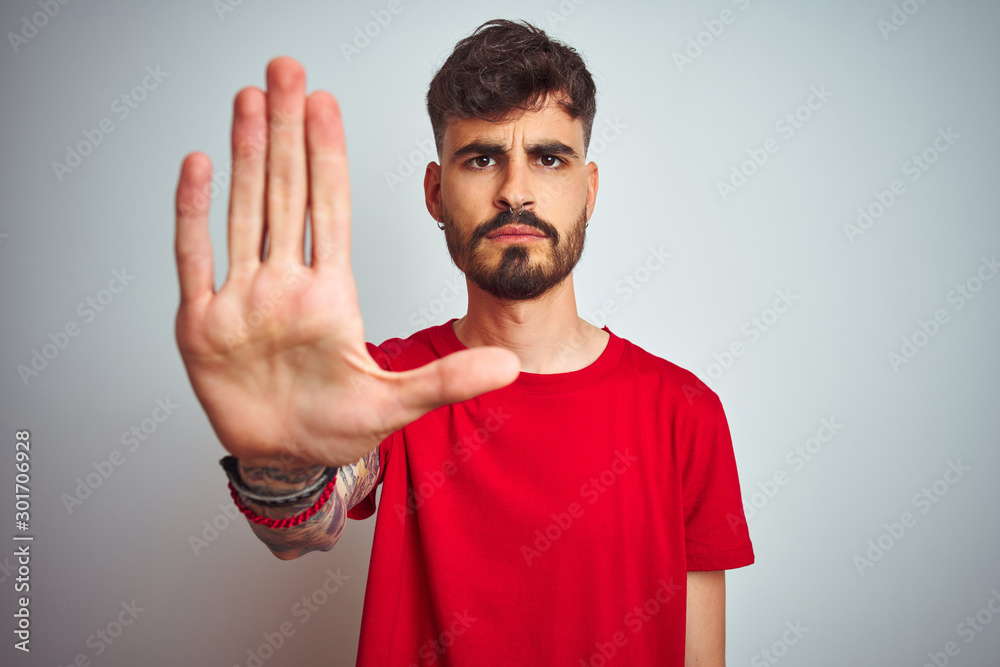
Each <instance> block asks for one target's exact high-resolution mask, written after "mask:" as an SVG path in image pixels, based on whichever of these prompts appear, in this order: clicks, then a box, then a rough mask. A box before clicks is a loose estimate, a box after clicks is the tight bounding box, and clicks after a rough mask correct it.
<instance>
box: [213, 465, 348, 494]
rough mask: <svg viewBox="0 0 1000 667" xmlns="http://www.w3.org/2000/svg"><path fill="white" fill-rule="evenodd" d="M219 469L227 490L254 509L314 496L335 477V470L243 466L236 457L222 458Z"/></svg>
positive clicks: (310, 467) (322, 467)
mask: <svg viewBox="0 0 1000 667" xmlns="http://www.w3.org/2000/svg"><path fill="white" fill-rule="evenodd" d="M219 465H221V466H222V469H223V470H225V471H226V476H227V477H229V483H230V486H232V488H233V490H234V492H236V493H238V494H239V495H240V497H241V498H242V499H243V500H244V501H248V502H253V503H254V504H256V505H271V506H287V505H292V504H294V503H297V502H300V501H302V500H303V499H306V498H309V497H310V496H315V495H316V493H317V492H318V491H320V490H321V489H323V487H325V486H326V485H327V483H329V482H330V481H331V480H332V479H333V478H334V477H335V476H336V474H337V468H330V467H326V466H323V465H309V466H305V467H299V468H260V467H253V466H245V465H243V463H242V462H241V461H240V460H239V459H237V458H236V457H235V456H225V457H223V458H222V459H220V460H219Z"/></svg>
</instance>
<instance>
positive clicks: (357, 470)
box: [240, 447, 379, 559]
mask: <svg viewBox="0 0 1000 667" xmlns="http://www.w3.org/2000/svg"><path fill="white" fill-rule="evenodd" d="M325 469H326V468H325V466H322V465H315V466H303V467H298V468H287V469H282V470H278V469H276V468H266V467H261V468H255V467H245V466H244V465H243V464H242V463H241V464H240V475H241V477H242V478H243V481H244V483H246V485H247V486H249V487H250V488H251V489H253V490H254V491H256V492H257V493H261V494H265V495H282V494H285V493H290V492H292V491H294V490H296V489H301V488H304V487H305V486H307V485H309V484H310V483H312V482H314V481H315V480H316V479H318V478H319V477H320V476H321V475H322V474H323V471H324V470H325ZM378 476H379V448H378V447H376V448H375V449H373V450H372V451H371V452H369V453H368V454H366V455H365V456H363V457H361V459H359V460H358V461H357V462H356V463H353V464H351V465H347V466H341V467H340V469H339V470H338V471H337V483H336V485H335V486H334V491H335V493H334V494H333V495H332V496H331V497H330V500H328V501H327V503H326V504H325V505H324V506H323V507H322V508H321V509H320V510H319V511H318V512H317V513H316V514H314V515H313V516H312V517H310V518H309V519H308V520H307V521H304V522H303V523H301V524H299V525H298V526H295V527H294V528H282V529H275V528H268V527H266V526H262V525H260V524H257V523H253V522H249V523H250V528H251V530H253V532H254V534H256V535H257V537H258V538H260V540H261V541H262V542H264V544H266V545H267V546H268V547H269V548H270V549H271V551H272V552H273V553H274V554H275V555H276V556H278V557H279V558H282V559H292V558H298V557H299V556H302V555H304V554H307V553H309V552H310V551H329V550H330V549H332V548H333V547H334V545H335V544H336V543H337V541H338V540H339V539H340V536H341V534H342V533H343V531H344V527H345V525H346V524H347V510H349V509H350V508H352V507H354V505H356V504H357V503H358V502H360V501H361V500H362V499H364V498H365V497H367V496H368V494H369V493H371V491H372V489H373V488H375V482H376V481H377V480H378ZM321 493H322V490H318V491H316V492H315V493H313V494H311V495H310V496H309V497H307V498H304V499H302V500H300V501H298V502H296V503H293V504H291V505H283V506H280V507H270V506H265V505H259V504H257V503H254V502H253V501H250V500H244V502H245V503H246V504H247V506H248V507H250V509H252V510H253V511H254V512H256V513H257V514H260V515H261V516H266V517H269V518H278V519H280V518H284V517H288V516H294V515H296V514H298V513H300V512H302V511H303V510H305V509H306V508H308V507H311V506H312V504H313V503H314V502H315V501H316V498H318V497H319V495H320V494H321Z"/></svg>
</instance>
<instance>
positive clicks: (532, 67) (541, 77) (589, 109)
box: [427, 19, 597, 156]
mask: <svg viewBox="0 0 1000 667" xmlns="http://www.w3.org/2000/svg"><path fill="white" fill-rule="evenodd" d="M553 93H559V94H561V95H562V97H563V99H561V100H560V101H559V103H560V105H561V106H562V108H563V109H564V110H565V111H566V113H568V114H569V115H570V117H571V118H579V119H581V120H582V121H583V137H584V139H583V145H584V150H585V151H586V149H587V148H588V147H589V146H590V132H591V129H592V128H593V126H594V114H595V113H597V99H596V97H597V88H596V86H595V85H594V79H593V78H592V77H591V76H590V72H588V71H587V66H586V65H585V64H584V62H583V58H581V57H580V54H579V53H577V52H576V50H575V49H573V48H571V47H569V46H566V45H565V44H563V43H562V42H559V41H556V40H553V39H550V38H549V36H548V35H547V34H545V31H544V30H541V29H540V28H537V27H535V26H533V25H531V24H530V23H528V22H526V21H522V22H520V23H515V22H514V21H507V20H504V19H494V20H492V21H487V22H486V23H484V24H482V25H481V26H479V27H478V28H476V30H475V32H473V33H472V34H471V35H469V36H468V37H466V38H465V39H463V40H462V41H460V42H459V43H458V44H456V45H455V50H454V51H452V53H451V55H450V56H448V59H447V60H446V61H445V62H444V65H442V66H441V69H439V70H438V71H437V74H435V75H434V78H433V79H432V80H431V84H430V87H429V88H428V90H427V114H428V115H429V116H430V118H431V126H432V127H433V128H434V142H435V143H436V144H437V150H438V155H439V156H440V155H441V149H442V145H443V143H444V129H445V124H446V123H447V122H448V120H449V119H451V118H480V119H482V120H487V121H494V122H496V121H502V120H507V119H508V118H510V117H511V116H515V115H517V114H519V113H523V112H525V111H531V110H533V109H537V108H538V106H539V105H540V104H541V103H542V101H543V100H544V98H545V96H546V95H550V94H553ZM556 99H558V98H556Z"/></svg>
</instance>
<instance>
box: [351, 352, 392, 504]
mask: <svg viewBox="0 0 1000 667" xmlns="http://www.w3.org/2000/svg"><path fill="white" fill-rule="evenodd" d="M365 344H366V345H367V346H368V354H370V355H371V356H372V359H374V360H375V361H376V362H377V363H378V365H379V366H381V367H382V369H383V370H386V371H391V370H392V367H391V365H390V363H389V355H387V354H386V353H385V352H383V351H382V349H381V348H379V347H378V346H377V345H373V344H371V343H365ZM398 434H399V431H396V432H395V433H393V434H391V435H389V437H387V438H386V439H385V440H383V441H382V442H380V443H379V446H378V463H379V466H378V479H377V480H376V482H375V486H373V487H372V490H371V493H369V494H368V495H367V496H365V497H364V498H362V499H361V500H359V501H358V502H357V503H356V504H355V505H354V507H352V508H351V509H349V510H347V518H349V519H357V520H361V519H367V518H368V517H370V516H371V515H372V514H374V513H375V492H376V491H377V490H378V487H379V485H380V484H381V483H382V479H383V477H385V468H386V465H387V462H388V458H389V450H390V449H392V443H393V440H394V439H395V438H396V437H397V435H398Z"/></svg>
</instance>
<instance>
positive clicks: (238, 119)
mask: <svg viewBox="0 0 1000 667" xmlns="http://www.w3.org/2000/svg"><path fill="white" fill-rule="evenodd" d="M232 156H233V173H232V190H231V193H230V196H229V275H230V276H232V275H233V274H234V273H239V272H241V271H247V270H253V269H255V268H257V266H259V264H260V249H261V247H262V245H263V234H264V183H265V180H266V178H267V175H266V173H265V169H266V167H267V95H266V94H265V93H264V91H262V90H260V89H259V88H252V87H251V88H244V89H243V90H241V91H240V92H239V93H237V95H236V99H235V100H234V102H233V131H232Z"/></svg>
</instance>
